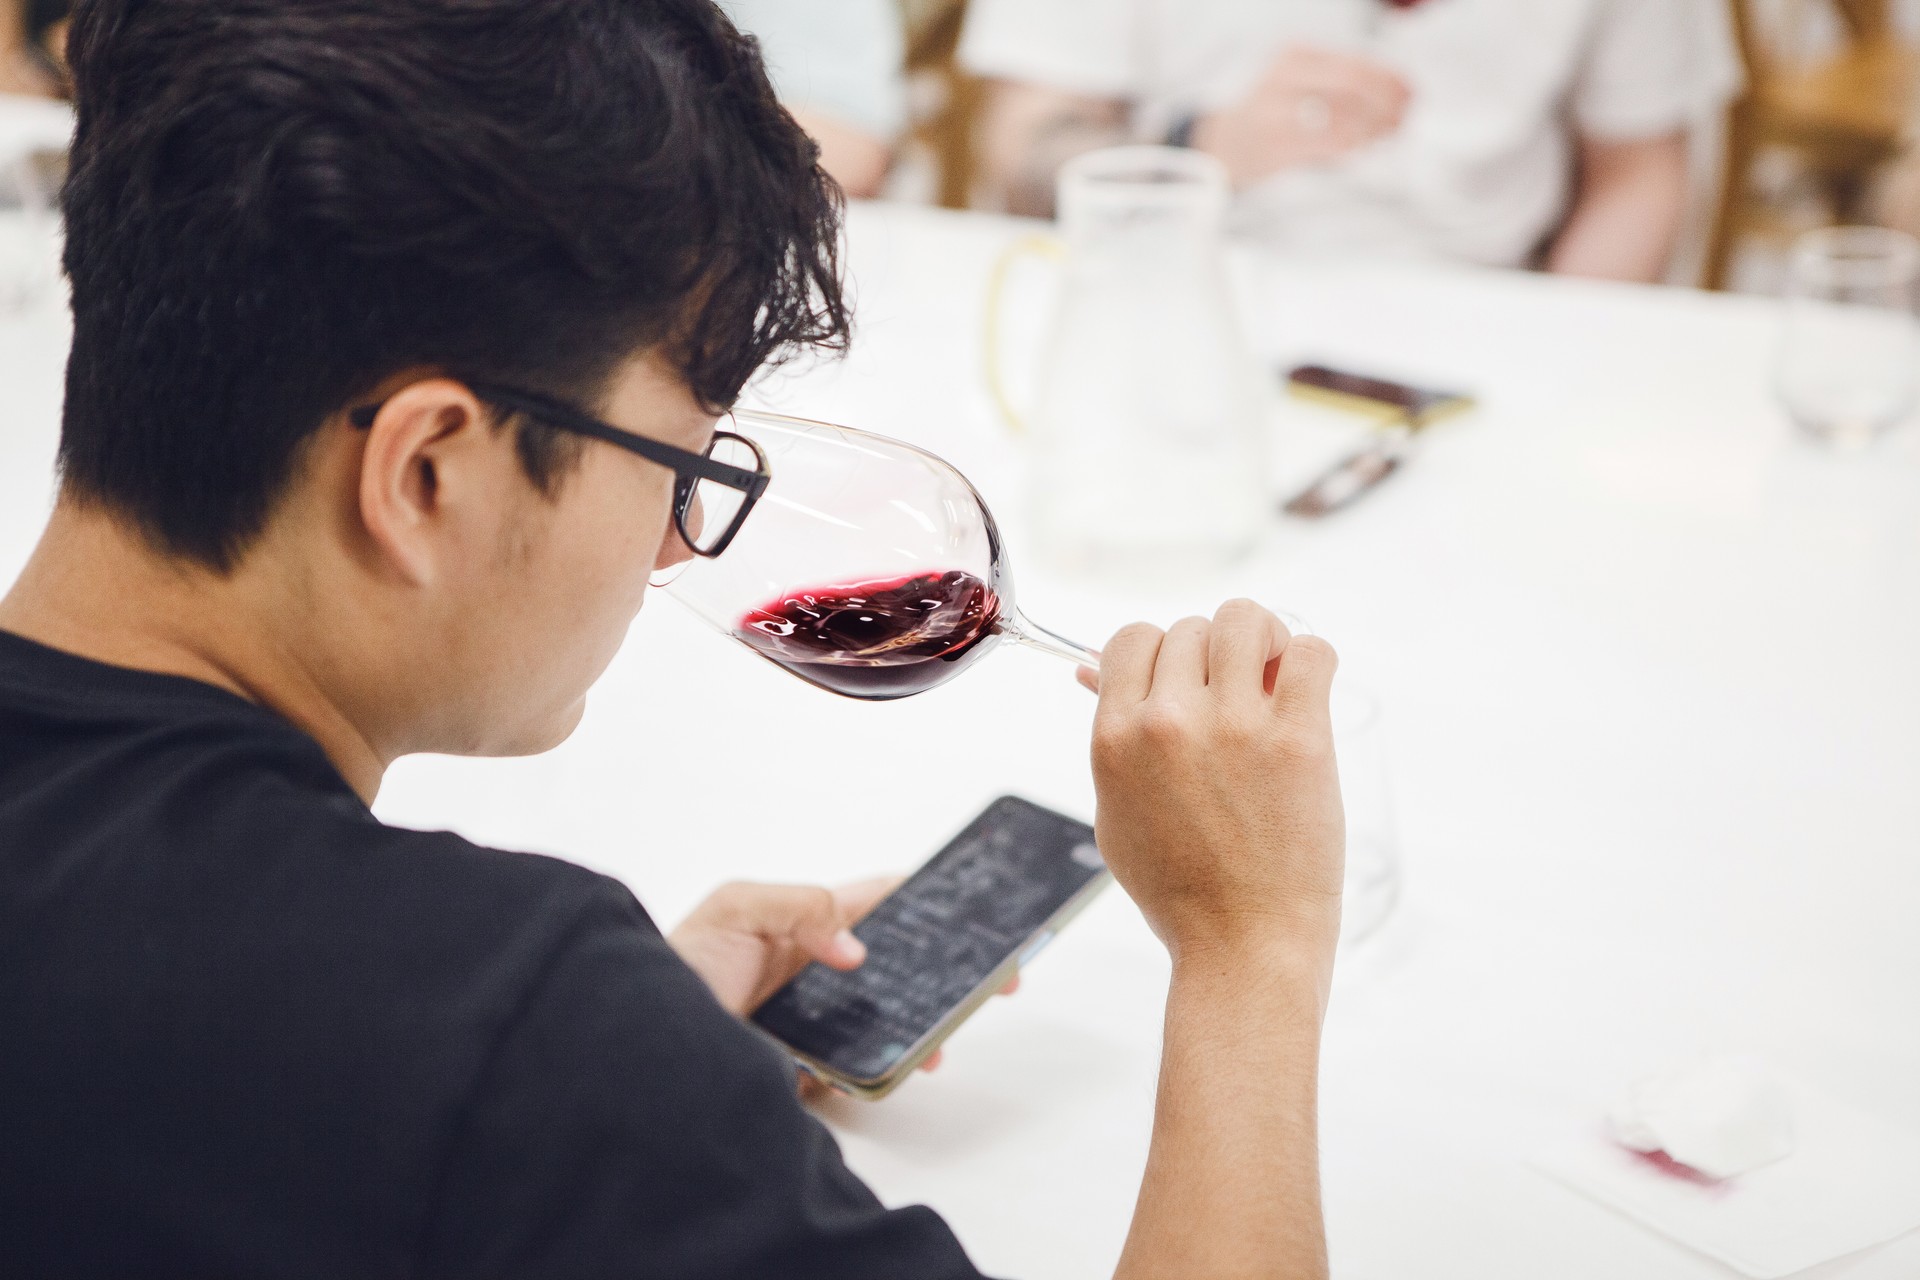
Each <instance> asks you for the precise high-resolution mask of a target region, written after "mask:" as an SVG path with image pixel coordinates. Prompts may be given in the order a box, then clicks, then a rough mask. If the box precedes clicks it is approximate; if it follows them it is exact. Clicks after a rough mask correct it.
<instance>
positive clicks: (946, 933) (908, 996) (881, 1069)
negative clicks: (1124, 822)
mask: <svg viewBox="0 0 1920 1280" xmlns="http://www.w3.org/2000/svg"><path fill="white" fill-rule="evenodd" d="M1110 882H1111V877H1110V876H1109V875H1108V873H1107V869H1106V863H1105V862H1104V861H1103V860H1102V859H1101V857H1100V851H1099V849H1098V848H1097V847H1096V845H1095V843H1094V833H1093V828H1092V827H1089V826H1087V825H1086V824H1085V823H1083V822H1077V821H1075V820H1074V819H1072V818H1068V817H1066V816H1064V815H1062V814H1058V813H1055V812H1053V811H1052V810H1049V809H1044V808H1042V807H1041V806H1039V805H1036V804H1032V803H1030V802H1028V801H1026V800H1021V799H1019V798H1017V797H1014V796H1003V797H1001V798H1000V799H999V800H996V801H994V802H993V804H991V805H990V806H988V807H987V809H986V811H985V812H984V813H982V814H981V815H980V816H979V817H978V818H976V819H974V821H973V822H972V823H970V824H969V825H968V826H967V828H966V830H964V831H962V832H961V833H960V834H959V835H958V836H957V837H955V839H954V840H953V841H952V843H950V844H948V845H947V847H946V848H944V849H942V850H941V851H940V852H939V853H938V854H936V855H934V857H933V859H932V860H931V861H930V862H928V863H927V864H926V865H925V866H924V867H922V868H921V869H920V870H919V871H917V872H915V873H914V874H913V876H912V877H910V878H909V879H908V880H907V881H906V883H904V884H902V885H901V886H900V888H899V889H897V890H895V891H894V892H893V893H892V894H890V895H889V896H888V897H886V898H885V899H883V900H882V901H881V903H880V905H879V906H877V907H875V908H874V909H873V911H872V913H871V914H869V915H868V916H867V917H866V918H865V919H864V920H862V921H861V922H860V923H859V924H858V925H856V926H855V927H854V930H853V932H854V936H855V937H857V938H859V939H860V941H861V942H862V943H864V944H865V945H866V948H867V958H866V962H865V963H864V964H862V965H861V966H860V967H859V968H857V969H854V970H851V971H839V970H834V969H829V968H827V967H826V966H825V965H820V964H813V965H809V966H808V967H807V968H806V969H804V970H802V971H801V973H800V975H799V976H798V977H796V978H795V979H794V980H793V981H792V982H790V983H788V984H787V985H786V986H784V987H782V988H781V989H780V990H779V991H776V992H775V993H774V994H773V995H772V996H771V997H770V998H768V1000H767V1001H766V1003H765V1004H763V1005H761V1006H760V1008H759V1009H758V1010H757V1011H756V1012H755V1013H754V1015H753V1018H752V1021H753V1024H754V1025H755V1026H757V1027H758V1028H759V1029H760V1030H762V1031H764V1032H765V1033H767V1034H768V1035H770V1036H772V1037H773V1039H775V1040H776V1041H778V1042H779V1043H780V1044H781V1045H782V1046H783V1047H785V1048H786V1050H787V1051H788V1052H789V1053H791V1054H792V1055H793V1057H794V1059H795V1060H796V1061H797V1062H799V1064H800V1065H801V1067H802V1068H803V1069H804V1070H806V1071H807V1072H808V1073H810V1074H812V1075H814V1076H815V1077H817V1078H819V1079H821V1080H823V1081H825V1082H826V1083H828V1084H830V1085H832V1086H834V1087H835V1088H839V1089H844V1090H846V1091H847V1092H848V1093H852V1094H856V1095H858V1096H860V1097H864V1098H870V1099H877V1098H883V1097H885V1096H886V1095H887V1094H889V1093H891V1092H892V1091H893V1090H894V1089H895V1088H897V1087H898V1086H899V1084H900V1082H901V1081H903V1080H904V1079H906V1077H907V1076H908V1075H910V1074H911V1073H912V1072H913V1070H914V1069H915V1068H916V1067H918V1066H919V1065H920V1064H921V1063H923V1062H925V1061H926V1060H927V1058H929V1057H930V1056H932V1054H933V1053H934V1052H935V1051H936V1050H938V1049H939V1048H940V1045H941V1043H942V1042H943V1041H945V1039H946V1038H947V1037H948V1036H949V1035H951V1034H952V1033H953V1032H954V1030H955V1029H956V1028H958V1027H959V1026H960V1024H961V1023H963V1022H965V1021H966V1020H967V1018H969V1017H970V1016H972V1014H973V1012H974V1011H975V1010H976V1009H978V1008H979V1007H980V1006H981V1005H982V1004H984V1003H985V1002H986V1001H987V1000H988V999H989V998H990V997H991V996H992V995H993V994H994V992H996V991H998V990H999V989H1000V988H1001V987H1003V986H1005V985H1006V984H1007V982H1008V981H1009V980H1010V979H1011V978H1012V977H1013V976H1014V975H1015V974H1017V973H1018V972H1019V971H1020V968H1021V966H1022V965H1024V964H1025V963H1026V962H1028V961H1030V960H1031V959H1032V958H1033V957H1034V956H1036V955H1038V954H1039V952H1040V951H1041V950H1042V949H1043V948H1044V947H1045V946H1046V945H1047V943H1048V942H1050V941H1052V939H1053V937H1054V935H1055V934H1057V933H1058V932H1059V931H1060V929H1062V928H1063V927H1065V925H1066V924H1067V922H1068V921H1070V920H1071V919H1072V918H1073V917H1074V916H1075V915H1077V914H1079V912H1080V911H1081V910H1082V909H1084V908H1085V907H1086V905H1087V904H1088V903H1089V902H1091V901H1092V900H1093V899H1094V897H1095V896H1097V895H1098V894H1099V892H1100V891H1101V890H1102V889H1104V888H1105V887H1106V886H1107V885H1108V884H1109V883H1110Z"/></svg>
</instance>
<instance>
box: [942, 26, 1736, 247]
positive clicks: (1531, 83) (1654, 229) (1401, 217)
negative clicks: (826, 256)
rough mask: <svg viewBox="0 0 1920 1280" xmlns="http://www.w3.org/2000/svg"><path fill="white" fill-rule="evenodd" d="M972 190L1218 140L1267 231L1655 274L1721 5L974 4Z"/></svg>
mask: <svg viewBox="0 0 1920 1280" xmlns="http://www.w3.org/2000/svg"><path fill="white" fill-rule="evenodd" d="M961 59H962V62H963V63H964V65H965V66H966V67H967V69H968V70H969V71H971V72H972V73H973V74H975V75H979V76H982V77H985V78H987V79H988V81H989V86H988V93H987V105H986V108H985V114H984V117H983V120H982V135H981V137H982V150H983V169H984V177H985V180H986V183H987V185H988V186H989V188H990V189H991V192H990V193H991V194H992V195H994V196H997V198H998V199H999V201H1000V202H1002V203H1003V204H1004V206H1005V207H1006V208H1008V209H1009V210H1011V211H1014V212H1022V213H1036V214H1044V213H1046V212H1048V211H1049V210H1050V208H1051V204H1052V190H1053V176H1054V173H1055V172H1056V170H1057V169H1058V168H1059V166H1060V164H1061V163H1062V162H1063V161H1065V160H1066V159H1068V158H1070V157H1071V156H1073V155H1075V154H1078V153H1079V152H1082V151H1086V150H1090V149H1092V148H1094V147H1099V146H1109V145H1114V144H1117V143H1123V142H1142V141H1146V142H1161V141H1166V142H1172V143H1173V144H1175V145H1186V146H1192V147H1195V148H1198V149H1201V150H1204V151H1208V152H1211V153H1212V154H1214V155H1216V156H1218V157H1219V158H1220V159H1221V160H1222V161H1223V162H1224V163H1225V165H1226V167H1227V171H1228V173H1229V175H1230V177H1231V179H1232V181H1233V184H1234V186H1235V188H1236V190H1237V191H1238V193H1239V194H1238V197H1237V199H1236V202H1235V222H1236V224H1237V229H1238V230H1240V231H1242V232H1244V233H1248V234H1251V235H1255V236H1258V237H1261V238H1262V239H1264V240H1265V241H1266V242H1268V243H1270V244H1273V245H1275V246H1277V247H1279V248H1282V249H1287V250H1293V251H1300V252H1314V253H1351V254H1369V255H1381V254H1395V255H1402V256H1418V257H1429V258H1443V259H1452V260H1458V261H1467V262H1476V263H1484V264H1489V265H1496V266H1543V267H1545V268H1547V269H1549V270H1552V271H1556V272H1560V273H1564V274H1568V275H1581V276H1594V277H1604V278H1612V279H1622V280H1655V279H1659V278H1661V277H1662V276H1663V275H1664V274H1665V273H1666V271H1667V268H1668V264H1669V261H1670V259H1671V257H1672V255H1673V251H1674V248H1675V245H1676V243H1677V241H1678V239H1679V235H1680V230H1681V224H1682V221H1683V218H1684V214H1685V210H1686V206H1687V197H1688V191H1689V187H1690V166H1689V158H1688V157H1689V144H1690V140H1691V137H1692V134H1693V133H1694V132H1695V129H1696V127H1697V126H1698V125H1699V124H1700V123H1702V122H1704V121H1707V120H1710V119H1711V118H1712V117H1713V116H1714V114H1715V113H1716V112H1717V111H1718V110H1719V109H1720V108H1722V107H1723V106H1724V105H1725V104H1726V102H1727V101H1728V100H1729V99H1730V98H1731V97H1732V96H1733V95H1734V93H1735V92H1736V91H1737V90H1738V88H1739V84H1740V69H1739V63H1738V61H1737V57H1736V54H1735V51H1734V47H1733V43H1732V38H1731V34H1730V32H1729V30H1728V28H1727V22H1726V14H1725V12H1724V6H1723V4H1722V3H1721V0H1413V2H1412V3H1407V2H1405V0H1397V2H1394V3H1389V0H973V5H972V10H971V13H970V15H969V18H968V24H967V30H966V35H965V38H964V40H963V42H962V46H961Z"/></svg>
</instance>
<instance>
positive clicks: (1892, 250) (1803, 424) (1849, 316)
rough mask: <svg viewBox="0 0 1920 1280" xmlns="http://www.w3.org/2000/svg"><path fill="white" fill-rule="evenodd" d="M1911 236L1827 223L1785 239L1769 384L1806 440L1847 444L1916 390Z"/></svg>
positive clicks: (1917, 340)
mask: <svg viewBox="0 0 1920 1280" xmlns="http://www.w3.org/2000/svg"><path fill="white" fill-rule="evenodd" d="M1917 287H1920V240H1915V239H1914V238H1913V237H1912V236H1910V235H1907V234H1905V233H1904V232H1900V231H1891V230H1888V229H1886V228H1883V227H1835V228H1831V229H1829V230H1825V231H1815V232H1812V233H1810V234H1808V235H1806V236H1803V237H1802V238H1801V239H1800V241H1799V242H1798V243H1797V244H1796V245H1795V246H1794V250H1793V258H1792V262H1791V264H1790V266H1789V275H1788V282H1787V304H1786V329H1785V333H1784V335H1783V337H1782V341H1781V347H1780V358H1779V370H1778V377H1779V392H1780V398H1781V400H1782V401H1783V402H1784V403H1785V405H1786V408H1787V412H1788V413H1789V414H1791V415H1792V417H1793V420H1794V422H1795V423H1796V424H1797V425H1798V426H1799V427H1800V428H1801V429H1802V430H1804V431H1806V432H1807V433H1808V434H1809V435H1811V436H1813V437H1815V438H1816V439H1819V440H1822V441H1825V442H1827V443H1829V444H1834V445H1838V446H1842V447H1848V448H1857V447H1860V446H1862V445H1865V444H1868V443H1870V442H1871V441H1872V440H1873V439H1874V438H1875V437H1876V436H1878V435H1879V434H1880V433H1881V432H1883V431H1885V430H1887V429H1888V428H1890V427H1892V426H1894V425H1896V424H1897V423H1899V422H1900V421H1901V420H1902V419H1904V418H1905V417H1906V416H1907V415H1908V414H1909V413H1910V412H1911V411H1912V409H1913V406H1914V401H1915V398H1916V393H1920V321H1917V320H1916V317H1915V301H1916V296H1915V295H1916V288H1917Z"/></svg>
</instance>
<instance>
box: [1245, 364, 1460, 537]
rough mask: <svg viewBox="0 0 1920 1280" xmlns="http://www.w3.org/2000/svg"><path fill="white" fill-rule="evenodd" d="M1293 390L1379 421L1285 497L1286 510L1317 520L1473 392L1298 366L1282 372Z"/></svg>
mask: <svg viewBox="0 0 1920 1280" xmlns="http://www.w3.org/2000/svg"><path fill="white" fill-rule="evenodd" d="M1287 386H1288V388H1289V389H1290V390H1291V391H1292V392H1293V394H1294V395H1296V396H1299V397H1301V398H1303V399H1307V400H1315V401H1319V402H1320V403H1323V404H1327V405H1331V406H1332V407H1334V408H1337V409H1343V410H1346V411H1348V412H1352V413H1358V414H1361V415H1363V416H1365V417H1368V418H1372V419H1375V420H1376V421H1378V422H1380V423H1381V424H1382V425H1381V429H1380V432H1379V435H1378V438H1377V439H1375V440H1374V441H1372V442H1371V443H1369V444H1368V445H1367V447H1366V448H1364V449H1362V450H1360V451H1359V452H1358V453H1355V454H1353V455H1351V456H1350V457H1347V458H1344V459H1342V460H1341V461H1340V462H1339V463H1337V464H1336V465H1335V466H1334V468H1333V469H1332V470H1331V471H1329V472H1327V473H1326V474H1325V475H1323V476H1321V477H1320V478H1319V479H1317V480H1315V481H1314V482H1313V483H1312V484H1311V485H1309V486H1307V488H1306V489H1305V490H1304V491H1303V492H1301V493H1300V494H1298V495H1297V496H1295V497H1294V498H1292V499H1291V500H1289V501H1288V502H1287V503H1286V504H1285V506H1284V508H1283V509H1284V510H1285V511H1286V513H1287V514H1288V515H1292V516H1304V517H1306V518H1309V519H1317V518H1318V517H1321V516H1329V515H1332V514H1333V513H1334V512H1336V511H1340V510H1342V509H1344V508H1346V507H1348V506H1350V505H1352V504H1353V502H1354V501H1356V500H1357V499H1358V498H1359V497H1360V496H1361V495H1362V494H1364V493H1367V492H1368V491H1369V490H1371V489H1373V487H1374V486H1376V485H1378V484H1379V483H1380V482H1381V481H1383V480H1385V479H1386V478H1387V477H1388V476H1390V475H1392V474H1393V473H1394V472H1396V471H1398V470H1399V469H1400V465H1401V463H1402V462H1404V461H1405V460H1406V456H1407V451H1408V449H1409V447H1410V446H1411V444H1412V441H1413V437H1414V436H1415V435H1416V434H1417V433H1418V432H1419V431H1421V430H1422V429H1423V428H1425V427H1426V426H1427V425H1428V424H1429V423H1432V422H1434V421H1435V420H1436V419H1439V418H1445V417H1450V416H1452V415H1453V414H1456V413H1464V412H1466V411H1467V410H1468V409H1471V408H1472V407H1473V403H1474V401H1473V397H1472V396H1469V395H1465V394H1463V393H1461V392H1456V391H1434V390H1430V389H1427V388H1423V387H1415V386H1411V385H1409V384H1407V383H1404V382H1394V381H1391V380H1390V379H1387V378H1375V377H1370V376H1368V375H1366V374H1361V373H1349V372H1346V371H1345V370H1341V369H1330V368H1328V367H1326V366H1325V365H1316V364H1309V365H1301V366H1300V367H1299V368H1296V369H1294V370H1292V371H1291V372H1290V373H1288V375H1287Z"/></svg>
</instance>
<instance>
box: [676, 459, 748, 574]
mask: <svg viewBox="0 0 1920 1280" xmlns="http://www.w3.org/2000/svg"><path fill="white" fill-rule="evenodd" d="M707 456H708V457H709V458H712V459H713V460H714V461H715V462H724V463H726V464H727V465H728V466H731V467H739V468H741V469H742V470H745V471H755V470H758V469H759V466H760V459H759V458H758V457H757V456H756V455H755V454H754V451H753V448H752V446H750V445H749V444H748V443H747V442H746V441H744V440H741V439H738V438H736V437H733V436H715V437H714V440H713V443H712V444H710V445H708V446H707ZM746 501H747V495H746V494H745V493H744V492H742V491H741V490H739V489H735V488H733V487H732V486H730V485H724V484H721V483H719V482H718V481H715V480H695V481H693V482H692V483H691V484H685V483H684V482H683V484H682V488H681V492H680V512H679V516H680V535H681V537H683V538H685V539H686V543H687V546H688V547H690V548H692V549H693V550H695V551H710V550H712V549H713V548H714V547H715V546H717V545H719V543H720V542H721V540H722V539H724V538H725V537H726V536H727V531H728V530H730V529H731V528H733V524H734V521H735V520H736V519H738V518H739V515H740V509H741V507H743V506H745V505H746Z"/></svg>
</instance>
